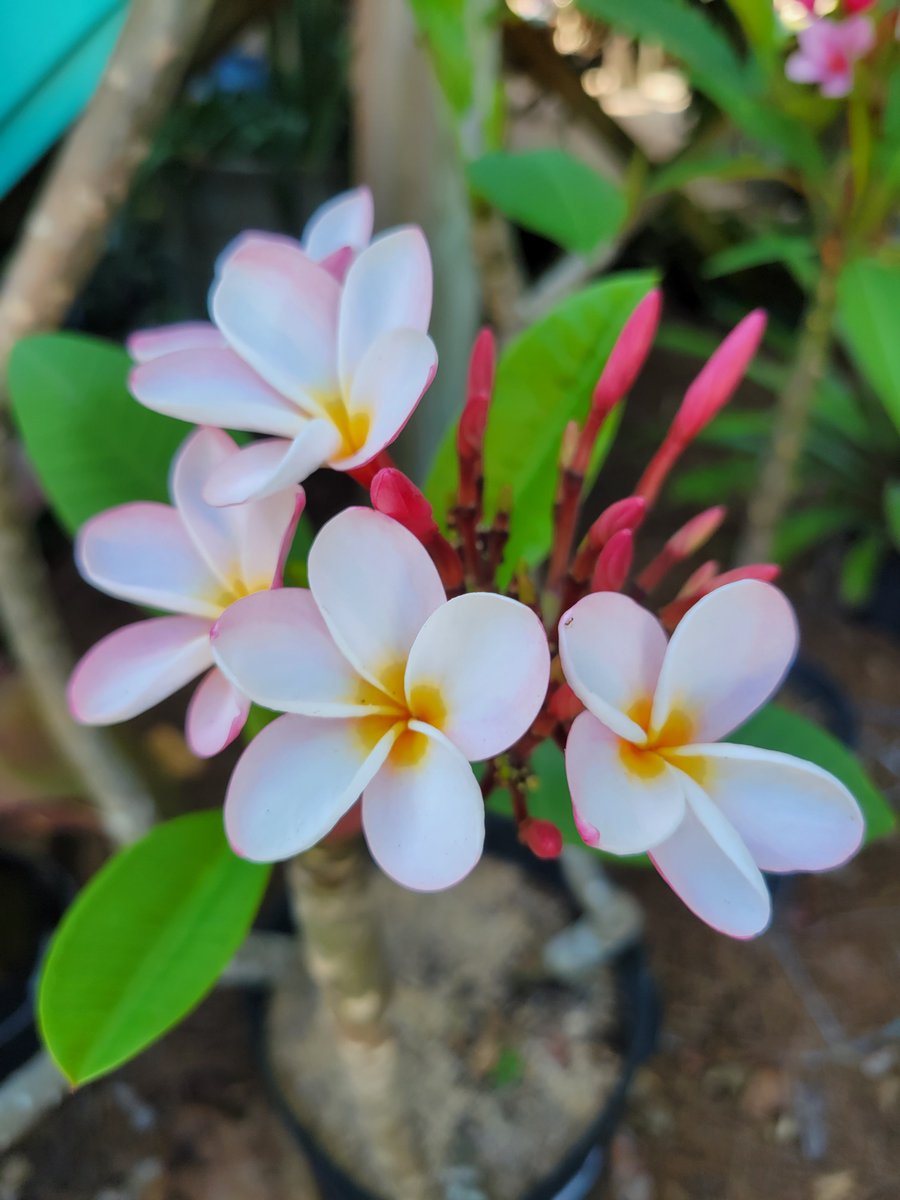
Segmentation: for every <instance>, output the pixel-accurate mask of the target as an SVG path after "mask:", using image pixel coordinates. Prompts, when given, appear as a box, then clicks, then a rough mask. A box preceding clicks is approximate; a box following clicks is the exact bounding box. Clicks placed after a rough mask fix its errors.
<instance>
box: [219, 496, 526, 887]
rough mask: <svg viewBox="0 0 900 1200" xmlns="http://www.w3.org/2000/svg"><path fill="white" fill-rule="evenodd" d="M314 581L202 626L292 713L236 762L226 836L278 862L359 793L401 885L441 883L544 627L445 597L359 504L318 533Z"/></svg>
mask: <svg viewBox="0 0 900 1200" xmlns="http://www.w3.org/2000/svg"><path fill="white" fill-rule="evenodd" d="M309 584H310V587H309V590H308V591H307V590H301V589H290V588H285V589H283V590H280V591H273V592H268V593H258V594H256V595H254V596H249V597H247V598H246V599H244V600H240V601H238V602H237V603H236V604H234V605H232V606H231V608H229V609H228V610H227V611H226V612H224V613H223V614H222V616H221V618H220V619H219V621H218V622H217V624H216V626H215V629H214V631H213V650H214V654H215V658H216V661H217V663H218V664H219V666H220V667H221V669H222V670H223V672H224V673H225V674H226V675H227V677H228V678H229V679H230V680H231V681H232V683H233V684H234V685H235V686H236V687H238V688H239V689H240V690H241V691H242V692H244V693H246V694H247V695H249V696H250V697H251V698H252V699H253V700H255V701H256V702H257V703H259V704H262V705H264V706H265V707H267V708H271V709H276V710H277V711H279V712H283V713H285V714H287V715H285V716H282V717H279V718H278V719H277V720H276V721H274V722H273V723H272V724H271V725H268V726H266V728H265V729H263V730H262V732H261V733H259V734H258V735H257V736H256V738H254V740H253V742H252V743H251V744H250V746H249V747H248V748H247V749H246V750H245V751H244V753H243V756H242V757H241V759H240V761H239V763H238V765H237V767H236V769H235V772H234V775H233V776H232V779H231V783H230V785H229V789H228V794H227V797H226V801H225V824H226V829H227V831H228V836H229V840H230V841H231V844H232V846H233V848H234V849H235V851H236V852H237V853H238V854H240V855H242V856H243V857H245V858H249V859H253V860H256V861H262V862H271V861H277V860H279V859H285V858H289V857H291V856H292V855H294V854H297V853H299V852H300V851H302V850H306V849H308V848H309V847H310V846H313V845H315V843H316V842H318V841H319V840H320V839H321V838H322V837H324V836H325V834H327V833H328V832H329V831H330V830H331V829H332V828H333V827H334V825H335V824H336V823H337V822H338V821H339V820H340V818H341V817H342V816H343V815H344V814H345V813H346V812H347V811H348V810H349V809H350V808H351V806H352V805H353V804H354V803H355V802H356V800H357V799H358V798H359V797H360V795H362V824H363V831H364V833H365V836H366V840H367V842H368V844H369V848H370V850H371V852H372V855H373V857H374V858H375V860H376V862H377V863H378V864H379V866H380V867H381V868H382V869H383V870H384V871H385V872H386V873H387V874H388V875H390V876H391V877H392V878H394V879H395V880H397V882H399V883H401V884H403V885H405V886H406V887H409V888H413V889H416V890H420V891H436V890H438V889H441V888H446V887H449V886H451V885H452V884H454V883H457V882H458V881H459V880H460V879H462V878H463V877H464V876H465V875H467V874H468V872H469V871H470V870H471V869H472V868H473V867H474V866H475V864H476V863H477V861H478V859H479V858H480V856H481V851H482V844H483V840H484V803H483V800H482V795H481V789H480V787H479V785H478V782H477V780H476V778H475V775H474V773H473V772H472V768H471V767H470V765H469V764H470V762H473V761H476V760H480V759H485V758H489V757H491V756H492V755H494V754H499V753H501V752H502V751H503V750H506V749H507V748H508V747H509V746H511V745H512V744H513V743H514V742H516V741H517V740H518V739H519V738H520V737H521V736H522V735H523V734H524V733H525V732H526V731H527V729H528V728H529V726H530V725H531V722H532V721H533V719H534V717H535V716H536V715H537V713H538V711H539V709H540V707H541V704H542V702H543V700H544V696H545V694H546V691H547V684H548V680H549V670H550V660H549V651H548V647H547V639H546V636H545V634H544V631H543V627H542V625H541V623H540V621H539V620H538V618H537V617H536V616H535V614H534V613H533V612H532V611H531V610H530V609H528V608H526V607H525V606H524V605H522V604H520V603H518V601H515V600H511V599H509V598H508V597H505V596H498V595H494V594H487V593H480V592H479V593H471V594H468V595H463V596H458V597H456V598H455V599H452V600H447V598H446V595H445V593H444V589H443V586H442V585H441V581H440V578H439V577H438V573H437V570H436V568H435V566H434V564H433V563H432V561H431V559H430V557H429V556H428V553H427V552H426V551H425V549H424V548H423V546H422V545H421V543H420V542H418V541H417V540H416V538H415V537H414V536H413V535H412V534H411V533H409V532H408V531H407V530H406V529H404V528H403V527H402V526H401V525H400V524H398V523H397V522H396V521H393V520H392V519H391V518H390V517H387V516H385V515H383V514H382V513H378V512H374V511H372V510H370V509H360V508H351V509H347V510H345V511H344V512H342V513H340V514H339V515H338V516H336V517H334V518H333V519H332V520H331V521H330V522H329V523H328V524H327V525H326V526H325V527H324V528H323V529H322V531H321V532H320V533H319V535H318V537H317V538H316V540H315V542H314V543H313V546H312V550H311V551H310V555H309Z"/></svg>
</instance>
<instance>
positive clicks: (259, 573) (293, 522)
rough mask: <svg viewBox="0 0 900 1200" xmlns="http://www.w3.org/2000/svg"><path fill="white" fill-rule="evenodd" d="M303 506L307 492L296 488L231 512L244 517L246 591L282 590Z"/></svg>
mask: <svg viewBox="0 0 900 1200" xmlns="http://www.w3.org/2000/svg"><path fill="white" fill-rule="evenodd" d="M305 507H306V493H305V492H304V490H303V488H302V487H297V488H282V489H281V491H280V492H274V493H273V494H272V495H271V496H262V497H260V498H259V499H258V500H248V501H247V503H246V504H240V505H238V506H237V507H236V509H235V510H233V511H236V512H238V513H239V514H240V515H241V517H242V518H243V530H242V533H241V575H242V577H243V580H244V583H245V585H246V587H247V590H248V591H251V592H255V591H258V590H259V589H260V588H262V587H281V585H282V582H283V579H284V566H285V563H286V562H287V557H288V554H289V553H290V550H291V545H292V543H293V541H294V534H295V533H296V532H297V522H298V521H299V520H300V517H301V516H302V514H303V509H304V508H305Z"/></svg>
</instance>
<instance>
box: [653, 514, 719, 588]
mask: <svg viewBox="0 0 900 1200" xmlns="http://www.w3.org/2000/svg"><path fill="white" fill-rule="evenodd" d="M727 514H728V509H727V508H725V506H724V505H722V504H719V505H717V506H716V507H715V508H708V509H706V510H705V512H702V513H698V514H697V516H696V517H692V518H691V519H690V521H688V522H687V523H686V524H684V525H682V527H681V528H680V529H679V530H677V531H676V532H675V533H673V534H672V536H671V537H670V538H669V540H668V541H667V542H666V544H665V546H663V548H662V550H660V552H659V554H657V556H656V558H654V559H652V561H651V562H649V563H648V564H647V566H646V567H644V569H643V571H641V573H640V575H638V577H637V580H636V582H637V585H638V587H639V588H641V590H642V591H644V592H652V591H653V589H654V588H657V587H659V585H660V584H661V583H662V581H663V580H664V579H665V577H666V576H667V575H668V573H669V572H670V571H671V570H672V568H673V567H675V566H677V565H678V563H681V562H684V560H685V559H687V558H690V556H691V555H692V554H694V553H695V552H696V551H697V550H699V549H700V547H701V546H705V545H706V543H707V542H708V541H709V539H710V538H711V537H712V536H713V534H714V533H715V532H716V530H717V529H719V527H720V526H721V524H722V522H723V521H724V520H725V517H726V516H727Z"/></svg>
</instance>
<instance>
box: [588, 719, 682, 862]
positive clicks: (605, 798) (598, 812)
mask: <svg viewBox="0 0 900 1200" xmlns="http://www.w3.org/2000/svg"><path fill="white" fill-rule="evenodd" d="M566 777H567V779H568V781H569V791H570V792H571V793H572V806H573V808H574V809H575V811H576V812H577V813H578V817H579V820H580V821H581V822H582V824H585V825H590V826H591V827H593V829H594V830H596V833H597V840H596V841H592V842H591V844H592V845H598V846H600V847H601V848H602V849H603V850H608V851H609V853H610V854H643V852H644V851H645V850H651V849H652V848H653V847H654V846H658V845H659V844H660V842H663V841H665V839H666V838H668V837H671V835H672V834H673V833H674V831H675V829H676V828H677V827H678V825H679V824H680V822H681V821H682V819H683V818H684V787H683V786H682V782H681V778H680V773H679V772H678V771H673V770H672V768H671V767H670V766H669V765H668V763H667V762H666V761H665V760H664V759H663V758H661V757H660V755H658V754H654V753H653V751H651V750H636V749H634V747H632V746H631V745H630V743H628V742H623V741H622V739H621V738H618V737H616V735H615V734H614V733H612V732H611V731H610V730H609V729H607V727H606V726H605V725H604V724H603V723H602V722H601V721H598V720H597V718H596V717H595V716H594V715H593V714H592V713H589V712H583V713H579V715H578V716H577V717H576V718H575V720H574V721H573V722H572V728H571V729H570V731H569V738H568V741H567V742H566Z"/></svg>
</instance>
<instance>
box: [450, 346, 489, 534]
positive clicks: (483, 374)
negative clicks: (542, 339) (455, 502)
mask: <svg viewBox="0 0 900 1200" xmlns="http://www.w3.org/2000/svg"><path fill="white" fill-rule="evenodd" d="M496 357H497V347H496V343H495V340H494V335H493V333H492V332H491V330H490V329H482V331H481V332H480V333H479V335H478V337H477V338H476V339H475V344H474V346H473V347H472V356H471V358H470V359H469V376H468V382H467V386H466V402H465V404H464V405H463V410H462V413H461V414H460V418H459V425H458V426H457V430H456V451H457V454H458V455H459V503H460V507H462V508H475V509H476V510H477V509H478V508H479V506H480V503H481V475H482V461H483V457H484V434H485V430H486V429H487V420H488V412H489V410H490V404H491V393H492V392H493V388H494V369H495V364H496Z"/></svg>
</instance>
